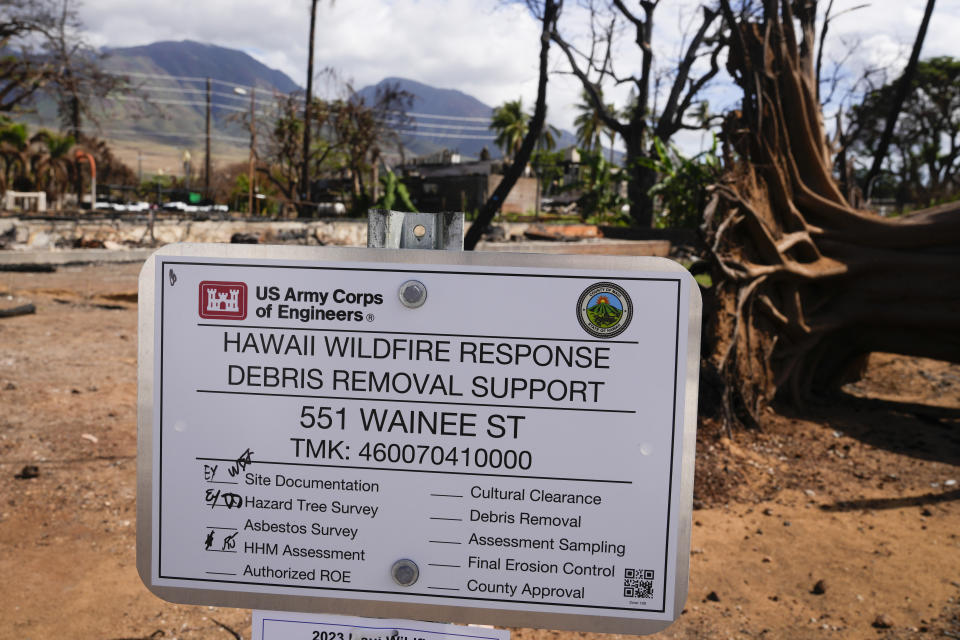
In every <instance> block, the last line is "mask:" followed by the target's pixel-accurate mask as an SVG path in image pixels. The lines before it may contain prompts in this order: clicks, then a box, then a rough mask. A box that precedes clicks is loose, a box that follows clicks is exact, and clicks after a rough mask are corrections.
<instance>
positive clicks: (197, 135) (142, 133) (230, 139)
mask: <svg viewBox="0 0 960 640" xmlns="http://www.w3.org/2000/svg"><path fill="white" fill-rule="evenodd" d="M80 130H81V131H83V132H86V133H104V134H107V135H120V136H123V135H127V136H158V137H165V138H203V137H205V135H206V134H205V133H204V132H203V131H197V132H196V133H188V132H173V131H138V130H136V129H97V128H96V127H80ZM210 138H211V139H212V140H222V141H224V142H243V143H245V144H247V143H249V142H250V138H240V137H237V136H223V135H211V136H210Z"/></svg>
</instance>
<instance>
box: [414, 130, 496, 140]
mask: <svg viewBox="0 0 960 640" xmlns="http://www.w3.org/2000/svg"><path fill="white" fill-rule="evenodd" d="M397 133H399V134H402V135H405V136H420V137H422V138H454V139H457V140H493V139H494V136H492V135H489V136H474V135H468V134H463V135H457V134H453V133H432V132H428V131H410V130H407V129H397Z"/></svg>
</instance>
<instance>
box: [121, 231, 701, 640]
mask: <svg viewBox="0 0 960 640" xmlns="http://www.w3.org/2000/svg"><path fill="white" fill-rule="evenodd" d="M699 328H700V296H699V292H698V289H697V286H696V284H695V282H694V281H693V279H692V278H691V277H690V275H689V274H688V273H687V272H686V271H685V270H684V269H683V268H682V267H680V266H679V265H676V264H675V263H673V262H670V261H667V260H663V259H659V258H621V257H616V258H615V257H600V256H537V255H520V254H514V255H510V254H496V255H488V254H478V253H459V252H457V253H454V252H430V251H413V250H404V251H399V250H388V249H330V248H321V249H317V248H306V247H264V246H231V245H172V246H169V247H166V248H164V249H162V250H160V251H158V252H157V253H156V254H154V255H153V256H152V257H151V258H150V259H149V260H148V261H147V263H146V265H145V266H144V269H143V271H142V273H141V276H140V387H139V403H140V413H139V454H138V520H137V538H138V554H137V564H138V568H139V571H140V575H141V577H142V579H143V581H144V583H145V584H146V585H147V587H148V588H149V589H150V590H151V591H152V592H153V593H155V594H156V595H158V596H160V597H162V598H165V599H167V600H172V601H175V602H185V603H196V604H216V605H226V606H238V607H249V608H254V609H281V610H299V611H308V612H324V613H342V614H352V615H361V616H375V617H385V616H395V617H402V618H411V619H426V620H448V621H451V622H472V623H487V624H499V625H509V626H536V627H545V628H554V629H575V630H584V631H600V632H610V633H630V634H640V633H652V632H655V631H657V630H660V629H662V628H664V627H666V626H667V625H668V624H669V623H670V622H671V621H673V620H674V619H675V618H676V617H677V616H678V615H679V612H680V610H681V609H682V606H683V602H684V601H685V599H686V588H687V568H688V553H689V535H690V513H691V502H692V485H693V450H694V443H695V429H696V397H697V373H698V366H699V339H700V333H699Z"/></svg>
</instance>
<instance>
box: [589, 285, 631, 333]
mask: <svg viewBox="0 0 960 640" xmlns="http://www.w3.org/2000/svg"><path fill="white" fill-rule="evenodd" d="M632 318H633V301H632V300H630V296H628V295H627V292H626V291H624V289H623V287H621V286H618V285H615V284H613V283H612V282H598V283H597V284H594V285H591V286H589V287H587V289H586V290H585V291H584V292H583V293H581V294H580V299H579V300H577V319H578V320H579V321H580V326H581V327H583V330H584V331H586V332H587V333H589V334H590V335H592V336H596V337H597V338H613V337H614V336H618V335H620V334H621V333H623V332H624V331H625V330H626V328H627V327H628V326H629V325H630V320H631V319H632Z"/></svg>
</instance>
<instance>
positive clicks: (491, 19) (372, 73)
mask: <svg viewBox="0 0 960 640" xmlns="http://www.w3.org/2000/svg"><path fill="white" fill-rule="evenodd" d="M869 1H870V0H835V1H834V13H835V14H836V13H838V12H840V11H843V10H844V9H848V8H851V7H855V6H857V5H860V4H863V3H864V2H869ZM576 4H578V3H577V2H575V1H573V0H568V2H567V7H566V9H565V13H564V18H563V21H562V22H561V29H562V31H564V32H565V33H568V34H571V37H572V38H573V39H574V40H575V41H577V42H580V43H581V44H584V43H585V40H584V37H585V35H586V24H587V20H586V14H585V13H584V12H583V11H582V10H581V9H578V8H577V7H576V6H574V5H576ZM697 4H698V3H696V2H693V1H692V0H661V2H660V6H659V8H658V9H657V13H656V16H657V23H656V24H657V32H656V34H655V36H654V37H655V42H654V48H655V51H656V52H657V55H658V57H659V58H658V63H659V64H661V65H664V66H666V65H668V64H669V61H670V59H671V58H675V57H676V56H677V52H678V50H679V45H680V43H681V41H682V38H683V34H684V32H685V30H688V29H689V28H690V27H691V25H692V24H693V23H694V22H695V20H696V17H697V13H696V7H697ZM820 5H821V10H822V9H823V8H825V7H826V5H827V2H826V0H822V1H821V2H820ZM924 5H925V1H924V0H874V1H873V2H871V3H870V4H869V6H868V7H866V8H863V9H859V10H856V11H853V12H851V13H848V14H846V15H841V16H839V17H837V19H836V20H835V21H833V22H832V23H831V27H830V34H829V39H828V41H827V43H828V46H827V57H828V58H830V57H832V58H834V59H838V58H840V57H841V56H843V55H845V52H847V51H851V52H852V54H851V58H850V59H849V61H848V63H847V65H846V67H847V68H849V69H850V70H851V71H850V73H851V75H859V72H858V70H859V69H861V68H863V67H865V66H890V65H893V66H896V65H898V64H901V65H902V64H903V63H904V62H905V60H906V57H907V56H908V55H909V49H910V45H911V43H912V42H913V37H914V35H915V33H916V30H917V27H918V25H919V23H920V18H921V16H922V13H923V8H924ZM308 11H309V0H199V1H198V0H164V1H163V2H154V1H143V0H139V1H138V0H85V2H84V4H83V5H82V6H81V9H80V13H81V18H82V20H83V22H84V24H85V25H86V28H87V30H88V32H89V37H90V40H91V41H92V43H93V44H95V45H98V46H101V45H107V46H113V47H122V46H132V45H139V44H148V43H150V42H155V41H159V40H184V39H189V40H197V41H201V42H208V43H211V44H217V45H221V46H225V47H232V48H236V49H242V50H244V51H246V52H247V53H249V54H251V55H252V56H253V57H255V58H257V59H258V60H260V61H261V62H263V63H264V64H266V65H268V66H271V67H274V68H278V69H281V70H282V71H284V72H286V73H287V74H288V75H290V77H291V78H293V79H294V80H295V81H296V82H298V83H299V84H301V85H302V84H304V82H305V74H306V57H307V54H306V41H307V33H308V28H309V13H308ZM957 34H960V0H939V2H937V6H936V10H935V13H934V18H933V20H932V22H931V26H930V30H929V32H928V34H927V39H926V44H925V46H924V50H923V55H924V56H925V57H926V56H932V55H953V56H956V57H960V44H957ZM624 36H625V37H624V38H623V42H622V43H621V44H620V49H619V60H621V63H620V65H619V68H618V71H619V72H620V73H622V74H627V73H630V72H632V71H633V70H634V69H637V68H638V61H639V56H638V55H637V51H636V47H635V45H632V38H631V37H629V36H630V34H629V33H628V32H625V33H624ZM538 38H539V29H538V24H537V22H536V21H535V20H534V19H533V18H532V17H531V16H530V15H529V14H528V12H527V10H526V9H525V7H524V6H523V5H522V3H521V4H517V3H511V2H504V1H502V0H337V2H335V3H334V4H333V5H332V6H331V3H330V2H327V1H326V0H321V2H320V4H319V9H318V19H317V37H316V43H317V54H316V65H317V66H318V67H320V68H322V67H324V66H332V67H334V68H336V69H337V70H338V71H339V72H340V74H341V75H342V76H344V77H346V78H350V79H352V80H353V81H354V84H355V86H357V87H362V86H364V85H367V84H373V83H376V82H377V81H379V80H381V79H382V78H384V77H387V76H400V77H406V78H410V79H413V80H417V81H420V82H424V83H427V84H430V85H434V86H437V87H443V88H453V89H459V90H461V91H464V92H466V93H469V94H471V95H473V96H475V97H477V98H479V99H480V100H482V101H483V102H486V103H487V104H490V105H494V106H495V105H497V104H500V103H502V102H503V101H505V100H509V99H515V98H517V97H522V98H523V100H524V103H525V104H527V105H532V103H533V100H534V97H535V95H536V76H537V56H538V47H539V42H538ZM555 49H556V48H555V47H554V48H553V50H552V52H553V54H554V55H552V57H551V60H552V68H553V70H554V71H555V74H554V76H553V77H552V78H551V84H550V88H549V98H548V103H549V105H550V115H549V119H550V120H551V122H552V123H553V124H554V125H556V126H560V127H562V128H566V129H570V130H572V129H573V118H574V117H575V115H576V111H575V109H574V108H573V105H574V104H575V102H576V101H577V99H578V94H579V86H578V85H577V82H576V80H575V79H574V78H572V77H571V76H570V75H569V74H564V73H563V72H564V71H566V70H567V67H566V64H565V62H564V61H563V60H561V58H560V56H559V52H558V51H556V50H555ZM726 82H728V81H727V79H726V78H723V79H719V80H718V81H717V82H716V83H715V84H716V86H715V88H714V90H713V93H712V94H711V105H712V106H714V110H718V111H719V110H722V108H724V107H727V106H730V105H731V104H732V102H733V101H734V100H735V94H734V93H733V92H732V91H729V90H726V89H725V87H724V84H725V83H726ZM610 94H611V95H612V96H613V97H614V98H615V99H618V100H621V101H622V100H625V98H626V89H622V90H621V91H619V92H616V91H611V92H610ZM725 103H726V104H725Z"/></svg>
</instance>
